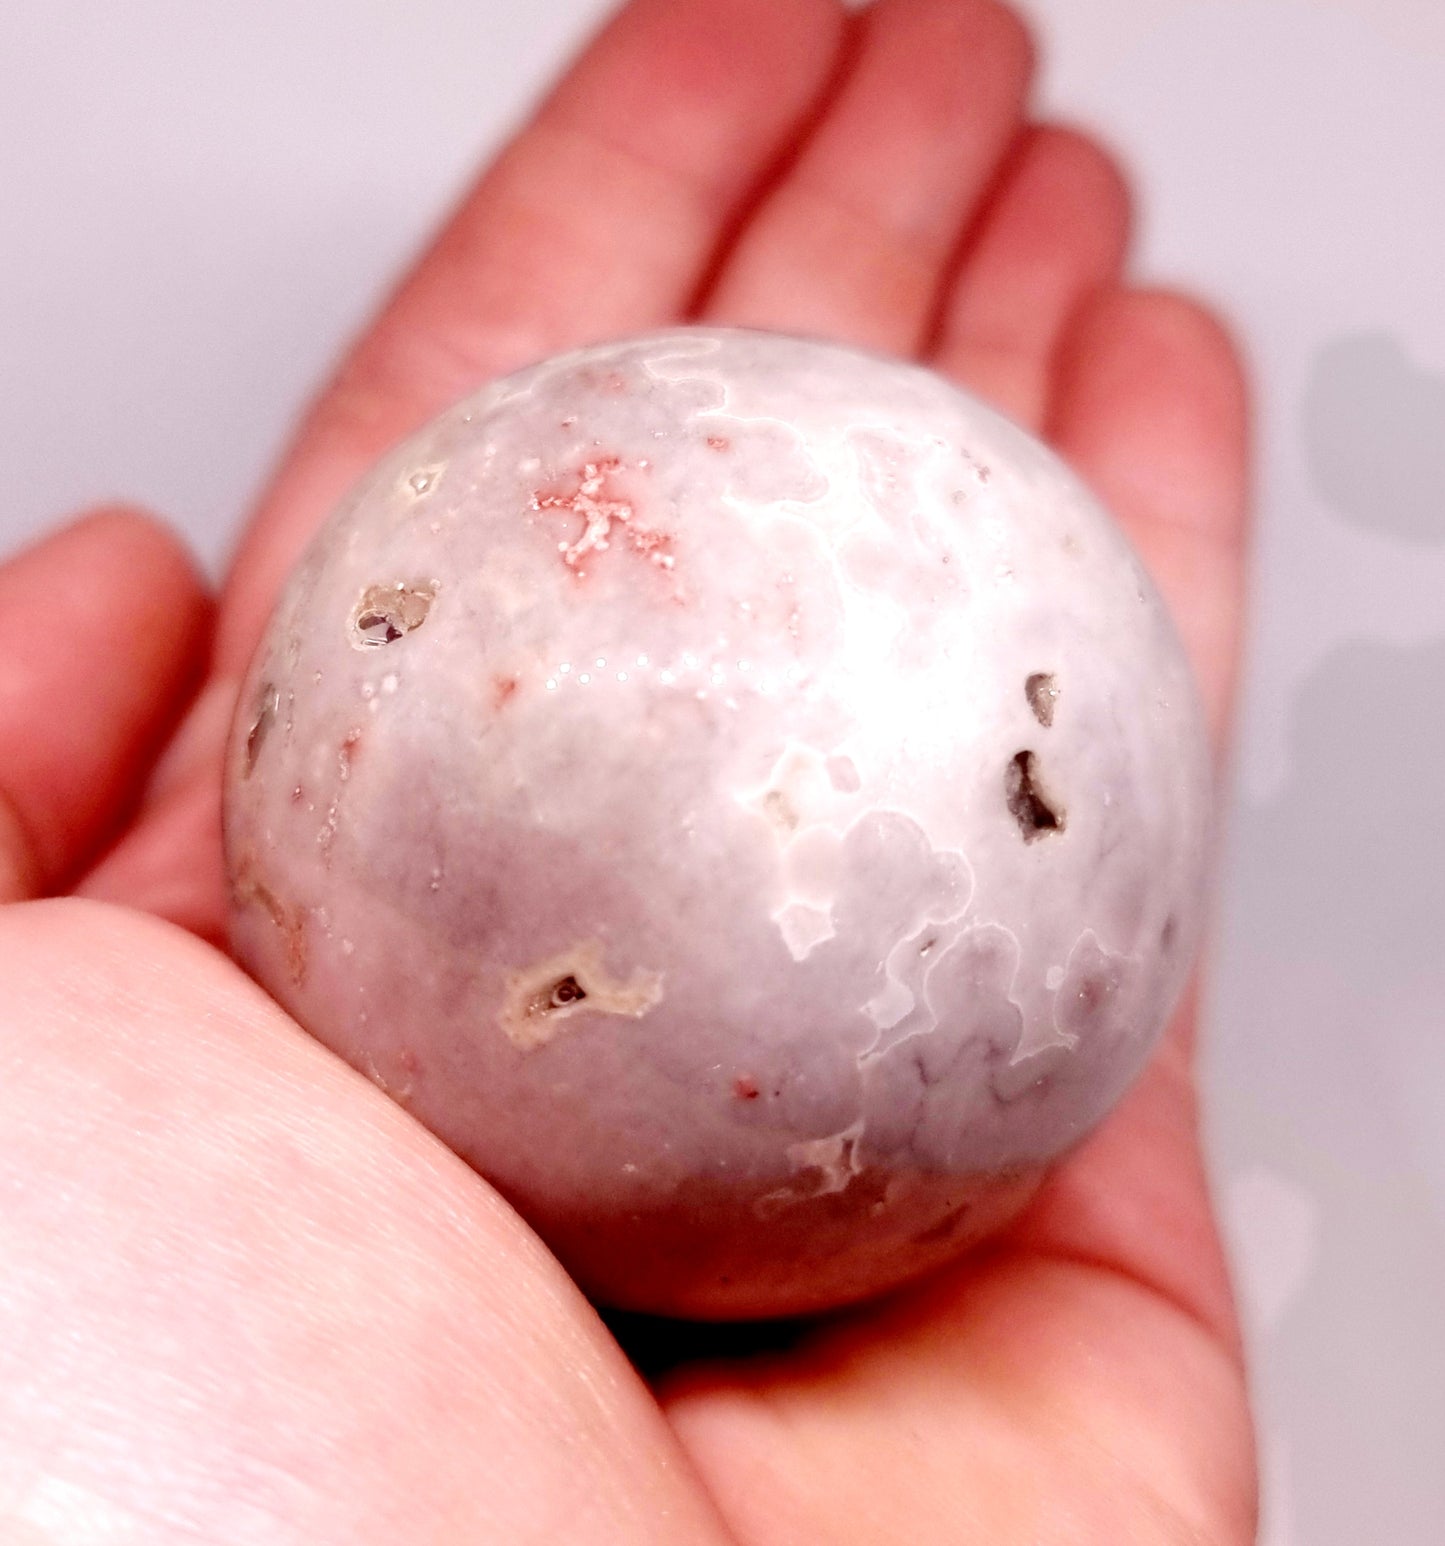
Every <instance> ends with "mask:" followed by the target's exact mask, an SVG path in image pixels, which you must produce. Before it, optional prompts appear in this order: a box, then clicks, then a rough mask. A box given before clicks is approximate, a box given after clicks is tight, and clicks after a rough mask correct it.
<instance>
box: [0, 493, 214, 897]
mask: <svg viewBox="0 0 1445 1546" xmlns="http://www.w3.org/2000/svg"><path fill="white" fill-rule="evenodd" d="M0 618H3V619H4V622H5V633H6V649H5V651H4V653H3V655H0V746H3V747H4V756H3V758H0V900H3V901H14V900H17V899H18V898H21V897H26V896H38V895H41V894H43V893H45V892H48V891H53V890H55V889H57V888H59V887H61V886H63V885H64V884H65V883H66V882H67V880H68V879H69V878H70V877H71V876H72V875H73V874H74V873H75V871H76V869H77V867H78V866H79V865H81V864H82V863H83V862H84V860H85V859H86V858H87V857H88V856H89V855H90V854H92V853H93V852H94V851H95V850H96V848H97V847H98V846H99V845H100V844H101V843H102V842H103V841H104V840H105V839H106V838H107V837H108V836H109V834H110V833H111V831H112V830H113V829H114V827H115V826H116V824H117V822H118V821H119V819H120V817H121V816H122V814H123V813H124V812H125V810H126V809H127V807H128V806H129V804H130V802H131V801H132V800H133V799H134V798H135V796H136V794H137V792H138V790H139V788H140V786H141V783H142V781H143V780H144V778H145V775H146V773H147V772H148V770H149V768H150V765H151V762H152V760H153V759H154V757H155V755H156V753H157V751H158V750H159V748H160V746H161V744H162V742H163V740H164V737H165V736H166V734H167V733H168V732H169V731H170V730H171V728H172V727H173V726H174V724H175V722H176V720H177V719H178V718H179V716H180V714H181V712H182V711H183V709H184V708H185V705H186V703H187V702H188V700H189V699H190V697H191V695H192V693H193V692H194V689H195V685H196V683H197V681H198V680H199V678H200V674H201V672H202V671H203V669H204V667H205V663H206V648H207V643H208V631H209V626H210V601H209V599H208V597H207V595H206V592H205V589H204V587H203V586H202V583H201V581H200V579H199V578H198V577H197V574H196V571H195V569H194V567H193V566H192V564H191V561H190V559H189V557H188V556H187V554H186V552H185V550H184V548H183V547H182V546H181V544H180V543H179V542H178V541H177V540H176V539H175V538H174V537H173V536H172V535H171V534H170V533H168V532H167V531H166V530H165V529H164V528H163V527H161V526H160V525H158V524H157V523H156V522H154V521H152V520H150V519H149V518H147V517H145V516H142V515H140V514H137V513H136V512H134V511H130V510H121V509H108V510H102V511H98V512H96V513H94V514H92V515H88V516H85V517H83V518H82V519H80V520H78V521H76V522H74V523H73V524H71V525H69V526H66V527H63V528H62V529H61V530H60V531H57V532H54V533H52V534H51V535H50V536H47V537H45V538H43V539H42V540H41V541H39V542H37V543H36V544H34V545H33V546H32V547H29V548H26V549H25V550H23V551H22V552H20V553H19V554H17V555H16V556H15V557H13V558H11V559H10V560H9V561H8V562H7V563H5V564H4V565H0Z"/></svg>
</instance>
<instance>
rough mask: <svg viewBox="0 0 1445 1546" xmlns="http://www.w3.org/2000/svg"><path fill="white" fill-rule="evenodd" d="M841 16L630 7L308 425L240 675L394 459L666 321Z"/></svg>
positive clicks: (252, 591)
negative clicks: (505, 392)
mask: <svg viewBox="0 0 1445 1546" xmlns="http://www.w3.org/2000/svg"><path fill="white" fill-rule="evenodd" d="M841 26H842V13H841V10H840V8H839V6H838V4H837V0H789V3H788V4H786V5H778V4H776V3H775V0H633V3H632V4H630V5H628V6H627V7H626V8H625V9H624V10H623V11H621V12H620V13H619V14H618V16H617V17H616V18H615V19H614V20H613V21H612V22H611V23H610V25H609V26H607V27H606V28H605V30H604V31H603V32H602V33H601V35H600V36H599V37H598V38H597V40H596V41H595V42H594V43H593V44H592V46H591V47H590V48H589V49H588V50H587V51H586V52H585V53H584V54H583V56H582V57H581V59H580V60H579V61H578V63H577V64H576V65H575V66H574V68H573V69H572V71H571V72H570V74H569V75H568V76H567V77H566V78H565V79H564V80H563V81H562V83H561V84H560V85H559V86H558V88H557V90H556V91H555V92H554V93H553V95H552V96H551V97H550V98H549V100H548V101H547V102H546V103H545V104H544V105H543V106H542V108H541V110H540V111H539V113H538V114H537V116H536V118H535V119H534V120H533V122H532V123H531V124H530V125H529V126H528V127H527V128H526V129H525V130H524V131H523V132H522V133H521V135H519V137H518V138H517V139H516V140H515V141H514V142H513V143H512V144H511V146H510V147H509V148H508V149H507V150H506V151H504V152H503V154H502V155H501V157H500V158H499V159H498V161H497V162H496V163H495V165H494V166H493V167H492V169H491V170H490V171H489V172H488V173H487V174H486V176H485V177H484V178H483V179H482V180H481V182H480V183H479V184H478V186H477V187H476V188H475V189H474V190H473V191H472V192H471V193H470V194H469V195H468V196H467V198H466V199H465V201H464V202H463V204H462V205H461V207H460V209H459V210H458V212H457V213H456V215H455V216H454V217H453V219H452V221H451V223H450V224H449V225H448V226H447V228H446V229H445V230H444V231H443V232H442V234H441V236H440V237H439V239H438V240H437V242H436V244H435V246H434V247H433V248H432V250H431V251H430V252H429V253H428V254H427V255H426V256H425V257H424V258H423V259H422V261H421V263H420V264H419V266H418V267H417V268H416V270H415V271H414V272H413V273H412V275H411V276H410V277H409V278H408V279H407V280H406V282H405V283H404V284H403V285H402V287H401V289H400V290H399V292H398V293H397V295H396V296H395V298H394V299H393V300H392V302H391V303H390V304H389V305H388V307H387V308H386V311H385V313H384V314H383V316H382V317H381V319H380V321H379V322H378V323H377V324H376V326H375V327H374V328H373V329H372V331H371V332H370V333H369V334H368V335H367V336H366V337H365V338H364V339H363V340H362V341H361V343H360V344H359V345H358V346H357V348H356V350H355V352H354V353H353V354H352V356H351V358H350V360H349V361H348V362H347V364H346V365H345V367H344V368H343V369H342V371H341V373H340V375H339V377H338V378H337V380H336V381H335V382H334V383H333V385H332V386H331V387H330V388H329V389H328V391H327V392H326V393H325V394H324V395H323V397H322V398H321V400H320V402H319V403H318V405H317V406H316V408H315V409H314V411H313V412H312V414H311V416H310V418H309V419H308V420H307V422H306V424H305V425H304V426H303V429H302V431H301V434H300V437H299V439H298V441H297V442H296V444H295V445H294V447H293V448H292V450H291V452H290V454H289V455H288V457H287V459H286V461H285V463H284V464H283V466H282V468H281V471H280V473H279V475H278V477H277V479H276V481H275V483H274V485H273V486H272V488H271V490H270V492H269V494H268V496H267V498H266V500H265V502H264V504H263V506H262V509H261V511H260V514H259V516H258V518H257V521H256V523H255V526H254V527H253V529H252V531H251V532H250V534H249V536H248V538H247V540H246V542H245V544H244V546H243V547H242V549H241V551H240V553H239V555H238V558H237V561H236V565H235V569H234V572H233V574H232V576H231V579H230V583H229V585H228V593H227V597H226V610H225V615H224V617H223V620H222V631H221V638H220V644H219V649H218V657H219V661H220V664H221V667H222V669H223V670H228V671H232V672H235V671H239V669H240V668H241V667H242V666H243V665H244V656H245V655H246V654H247V653H248V652H249V650H250V648H251V645H252V643H253V641H254V639H255V636H256V634H257V632H258V630H259V627H260V623H261V618H262V615H263V614H264V612H265V611H266V609H267V608H268V606H269V605H270V601H271V599H272V597H273V596H274V593H275V590H276V588H277V586H278V584H279V581H280V579H281V577H282V576H283V575H284V574H285V572H286V571H287V570H288V569H289V568H290V566H291V564H292V562H293V561H294V559H295V557H296V555H297V554H298V552H299V550H300V548H301V546H302V544H303V543H304V542H305V540H306V538H307V537H308V536H309V535H310V533H311V532H312V531H313V530H314V529H315V527H316V525H317V524H318V523H319V522H320V520H321V519H322V518H323V517H324V516H325V515H326V514H327V512H328V511H329V509H330V507H331V505H332V504H333V503H334V502H335V500H336V499H337V498H338V497H339V495H340V494H341V493H342V492H343V491H344V490H345V489H346V488H348V487H349V486H350V485H351V483H352V482H354V481H355V479H356V478H357V477H358V476H359V474H360V473H361V471H362V470H363V469H364V468H365V467H366V466H367V465H368V464H369V463H370V462H371V461H372V460H374V459H375V457H376V456H377V454H378V453H379V452H380V451H381V450H382V449H383V448H384V447H386V446H388V445H390V444H392V443H393V442H395V441H396V440H398V439H399V438H401V437H402V436H403V435H405V434H406V433H407V432H408V431H410V430H411V429H413V428H415V427H416V426H417V425H419V424H420V423H422V422H423V421H424V420H426V419H427V418H429V417H431V416H432V415H433V414H434V413H436V412H438V411H439V410H440V409H441V408H442V407H444V406H446V405H447V404H448V403H450V402H452V401H454V400H455V399H457V398H458V397H461V396H463V395H464V394H465V393H467V392H469V391H473V390H475V389H476V388H477V387H479V386H480V385H481V384H482V383H483V382H484V381H486V380H488V379H490V378H492V377H494V376H496V375H498V374H501V373H502V372H504V371H507V370H510V369H512V368H514V367H516V366H519V365H521V364H523V363H525V362H527V361H529V360H532V359H536V358H539V357H541V356H543V355H546V354H550V353H552V352H554V351H556V350H559V349H562V348H568V347H572V346H574V345H578V344H582V343H587V342H591V341H594V340H597V339H599V338H603V337H608V336H612V335H616V334H619V333H624V332H629V331H632V330H635V329H640V328H645V327H649V326H653V325H655V324H659V323H662V322H665V321H671V320H673V319H674V318H675V317H676V316H677V315H678V314H679V313H680V312H681V311H682V310H683V309H685V307H686V306H687V304H688V303H689V301H690V299H691V297H692V296H693V294H694V292H695V290H696V289H697V287H698V285H699V284H700V283H701V281H702V278H703V275H704V274H705V272H706V271H707V269H708V267H709V266H710V264H711V262H712V260H713V256H714V251H715V248H716V245H717V243H718V242H719V240H720V239H721V237H722V235H723V233H724V232H725V231H726V230H727V229H728V228H729V227H730V225H731V223H732V221H733V220H734V218H735V214H736V211H737V210H738V209H739V208H740V206H741V205H742V203H743V202H744V201H745V200H746V199H747V197H748V195H749V193H750V192H751V190H752V188H753V186H754V184H755V183H756V181H757V179H758V178H759V177H760V176H761V175H762V173H763V171H764V169H765V168H766V167H767V166H768V165H769V164H770V163H771V162H772V160H773V159H774V158H775V156H776V155H777V153H778V152H779V149H780V147H781V146H782V145H783V144H785V143H786V142H787V141H788V139H789V137H790V136H791V135H792V134H793V133H794V132H795V130H796V128H797V126H798V124H799V123H800V121H801V119H802V118H803V116H804V115H805V114H806V113H807V111H808V109H809V108H810V106H811V104H812V102H813V100H814V98H815V96H816V95H817V93H818V91H819V90H820V89H821V86H822V84H823V82H824V80H825V79H826V77H827V74H828V72H829V70H830V69H831V66H832V61H833V58H834V54H835V52H836V48H837V44H838V40H839V37H840V35H841Z"/></svg>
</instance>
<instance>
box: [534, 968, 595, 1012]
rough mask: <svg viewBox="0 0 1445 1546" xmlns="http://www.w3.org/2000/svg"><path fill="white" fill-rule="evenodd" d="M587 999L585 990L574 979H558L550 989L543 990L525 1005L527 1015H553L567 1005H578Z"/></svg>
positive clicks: (568, 977)
mask: <svg viewBox="0 0 1445 1546" xmlns="http://www.w3.org/2000/svg"><path fill="white" fill-rule="evenodd" d="M586 997H587V990H586V989H585V988H584V987H583V986H582V984H581V983H580V982H578V981H577V979H576V978H575V977H572V976H567V977H559V978H558V979H557V981H556V982H554V983H553V984H552V986H551V987H550V988H543V989H542V990H541V992H540V993H537V994H535V995H534V996H533V998H532V1002H531V1003H530V1004H528V1005H527V1013H528V1014H529V1015H550V1014H555V1013H556V1011H557V1010H559V1009H566V1008H567V1006H568V1005H569V1004H580V1003H581V1002H582V1000H583V999H584V998H586Z"/></svg>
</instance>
